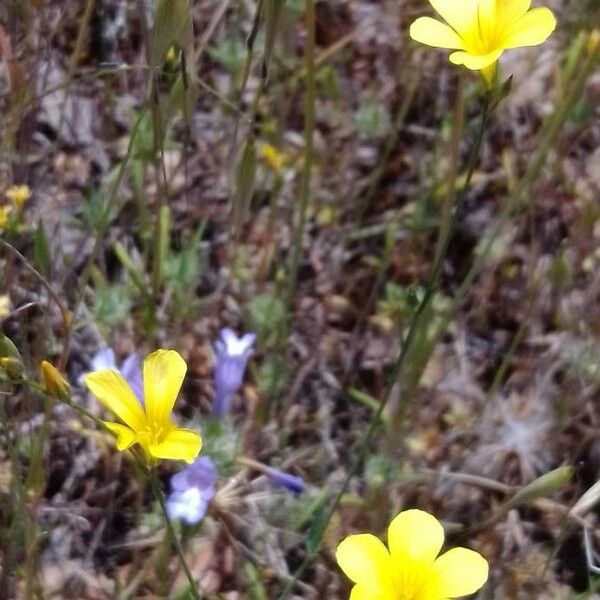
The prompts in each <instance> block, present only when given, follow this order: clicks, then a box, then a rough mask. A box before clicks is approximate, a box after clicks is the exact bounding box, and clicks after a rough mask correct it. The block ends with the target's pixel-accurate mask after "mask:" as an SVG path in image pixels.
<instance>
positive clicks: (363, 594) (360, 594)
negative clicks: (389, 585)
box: [350, 585, 396, 600]
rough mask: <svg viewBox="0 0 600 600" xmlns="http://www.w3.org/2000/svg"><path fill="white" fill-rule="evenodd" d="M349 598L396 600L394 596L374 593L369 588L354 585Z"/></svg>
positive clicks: (353, 599)
mask: <svg viewBox="0 0 600 600" xmlns="http://www.w3.org/2000/svg"><path fill="white" fill-rule="evenodd" d="M350 600H396V596H395V595H394V596H390V595H386V594H376V593H373V590H372V589H371V588H368V587H365V586H364V585H355V586H354V587H353V588H352V591H351V592H350Z"/></svg>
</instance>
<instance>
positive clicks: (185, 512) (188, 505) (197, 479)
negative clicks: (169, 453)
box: [167, 456, 217, 525]
mask: <svg viewBox="0 0 600 600" xmlns="http://www.w3.org/2000/svg"><path fill="white" fill-rule="evenodd" d="M216 482H217V469H216V468H215V465H214V463H213V461H212V460H211V459H210V458H208V457H206V456H201V457H200V458H197V459H196V460H195V461H194V462H193V463H192V464H191V465H190V466H189V467H186V468H185V469H183V471H180V472H179V473H176V474H175V475H173V477H171V489H172V491H171V494H170V495H169V497H168V498H167V513H168V515H169V518H171V519H181V520H182V521H184V522H186V523H187V524H188V525H195V524H196V523H199V522H200V521H201V520H202V519H203V518H204V515H205V514H206V509H207V508H208V503H209V502H210V501H211V500H212V499H213V497H214V495H215V484H216Z"/></svg>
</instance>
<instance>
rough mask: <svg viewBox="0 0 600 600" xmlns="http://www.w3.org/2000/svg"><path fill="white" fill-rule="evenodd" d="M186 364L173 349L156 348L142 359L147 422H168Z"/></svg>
mask: <svg viewBox="0 0 600 600" xmlns="http://www.w3.org/2000/svg"><path fill="white" fill-rule="evenodd" d="M186 371H187V365H186V364H185V360H183V358H182V357H181V355H180V354H179V353H178V352H176V351H175V350H156V352H152V354H149V355H148V356H147V357H146V359H145V360H144V405H145V407H146V415H147V417H148V422H149V423H154V424H157V425H161V424H163V423H167V422H170V419H169V415H170V414H171V411H172V410H173V405H174V404H175V400H176V399H177V394H179V389H180V388H181V384H182V383H183V378H184V377H185V373H186Z"/></svg>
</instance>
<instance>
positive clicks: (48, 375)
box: [41, 360, 69, 398]
mask: <svg viewBox="0 0 600 600" xmlns="http://www.w3.org/2000/svg"><path fill="white" fill-rule="evenodd" d="M41 371H42V381H43V382H44V387H45V388H46V392H48V394H50V395H51V396H54V397H55V398H62V397H65V396H68V395H69V384H68V383H67V381H66V379H65V378H64V377H63V376H62V375H61V374H60V371H59V370H58V369H57V368H56V367H54V366H52V365H51V364H50V363H49V362H48V361H47V360H43V361H42V365H41Z"/></svg>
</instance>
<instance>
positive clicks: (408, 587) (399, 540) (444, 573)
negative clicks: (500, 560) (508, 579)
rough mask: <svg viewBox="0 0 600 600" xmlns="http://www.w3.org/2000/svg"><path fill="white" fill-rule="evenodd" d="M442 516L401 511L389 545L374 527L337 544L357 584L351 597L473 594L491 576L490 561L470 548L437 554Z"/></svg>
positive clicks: (428, 599) (410, 599)
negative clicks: (373, 532)
mask: <svg viewBox="0 0 600 600" xmlns="http://www.w3.org/2000/svg"><path fill="white" fill-rule="evenodd" d="M443 543H444V529H443V527H442V526H441V524H440V522H439V521H438V520H437V519H436V518H435V517H434V516H433V515H430V514H429V513H426V512H424V511H422V510H406V511H403V512H401V513H400V514H399V515H398V516H396V518H395V519H394V520H393V521H392V522H391V523H390V526H389V528H388V546H389V550H388V549H387V548H386V547H385V546H384V545H383V543H382V542H381V541H380V540H379V539H378V538H376V537H375V536H374V535H371V534H369V533H365V534H360V535H351V536H349V537H347V538H346V539H345V540H343V541H342V543H341V544H340V545H339V546H338V548H337V552H336V558H337V562H338V564H339V565H340V567H341V569H342V571H344V573H346V575H347V576H348V577H349V578H350V579H351V580H352V581H353V582H354V583H355V584H356V585H355V586H354V587H353V588H352V593H351V595H350V599H351V600H447V599H449V598H459V597H461V596H466V595H468V594H472V593H474V592H476V591H477V590H478V589H480V588H481V587H482V586H483V584H484V583H485V582H486V580H487V578H488V563H487V561H486V560H485V558H483V557H482V556H481V555H480V554H478V553H477V552H474V551H473V550H467V549H466V548H452V549H451V550H448V551H447V552H444V554H442V555H440V556H438V554H439V552H440V550H441V548H442V545H443Z"/></svg>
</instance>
